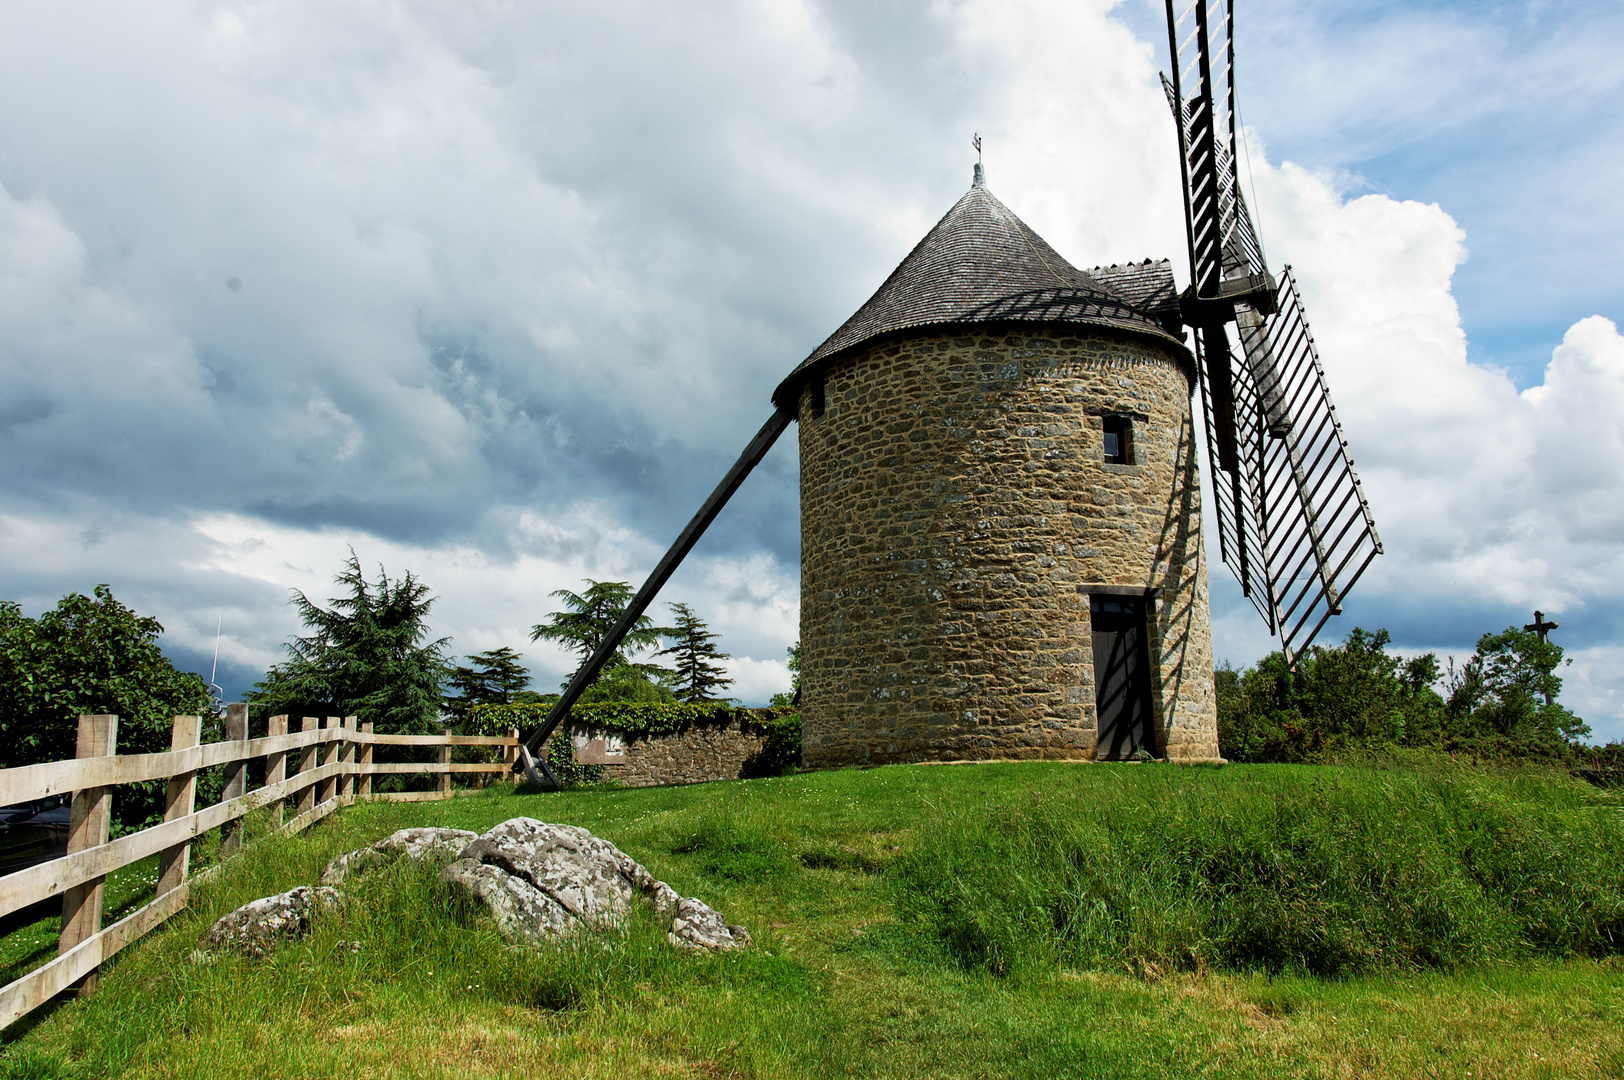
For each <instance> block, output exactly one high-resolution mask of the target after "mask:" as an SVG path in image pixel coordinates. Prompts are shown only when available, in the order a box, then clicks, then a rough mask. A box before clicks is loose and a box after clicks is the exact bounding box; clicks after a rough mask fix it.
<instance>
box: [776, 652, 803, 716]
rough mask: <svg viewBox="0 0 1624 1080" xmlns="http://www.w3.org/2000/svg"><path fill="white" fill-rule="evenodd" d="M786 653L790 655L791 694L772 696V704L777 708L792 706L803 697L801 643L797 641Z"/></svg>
mask: <svg viewBox="0 0 1624 1080" xmlns="http://www.w3.org/2000/svg"><path fill="white" fill-rule="evenodd" d="M786 651H787V652H788V653H789V674H790V683H789V692H788V693H783V694H774V695H773V696H772V702H771V703H772V705H773V706H775V707H776V706H780V705H782V706H785V707H789V706H792V705H794V704H795V702H796V700H797V699H798V698H799V697H800V696H801V643H800V642H799V641H797V642H796V643H795V644H793V645H791V646H790V647H789V649H788V650H786Z"/></svg>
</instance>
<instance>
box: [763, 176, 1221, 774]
mask: <svg viewBox="0 0 1624 1080" xmlns="http://www.w3.org/2000/svg"><path fill="white" fill-rule="evenodd" d="M1182 336H1183V331H1182V325H1181V323H1180V322H1179V320H1178V299H1177V296H1176V293H1175V290H1174V286H1173V277H1172V271H1171V268H1170V266H1169V264H1168V263H1167V262H1166V261H1162V262H1150V261H1146V262H1145V263H1142V264H1131V265H1128V266H1120V267H1119V266H1113V267H1107V268H1101V269H1095V270H1094V271H1091V272H1088V273H1085V272H1083V271H1081V270H1078V269H1076V268H1075V267H1073V266H1072V265H1071V264H1069V263H1068V262H1066V260H1065V259H1063V258H1061V257H1060V256H1059V255H1058V254H1056V253H1055V251H1054V249H1053V248H1051V247H1050V246H1049V245H1048V244H1047V243H1045V242H1044V241H1043V239H1042V238H1041V237H1039V236H1038V235H1037V234H1036V233H1034V232H1033V231H1032V230H1031V229H1030V228H1028V227H1027V226H1026V224H1025V223H1023V222H1022V221H1021V220H1020V219H1019V218H1017V217H1016V216H1015V215H1014V214H1013V213H1011V212H1010V211H1009V210H1008V208H1006V207H1005V206H1004V205H1003V203H1001V202H999V201H998V200H997V199H996V198H994V197H993V195H992V193H991V192H990V191H988V190H987V188H986V186H985V184H984V182H983V179H982V175H981V167H980V166H979V165H977V166H976V177H975V184H974V186H972V187H971V189H970V191H969V192H968V193H967V194H966V195H965V196H964V197H963V198H962V199H960V200H959V201H958V203H957V204H956V205H954V207H953V208H952V209H951V210H949V211H948V212H947V215H946V216H945V217H943V218H942V220H941V221H940V222H938V223H937V225H936V227H935V228H933V229H932V230H931V231H930V232H929V234H927V235H926V236H925V238H924V239H923V240H921V241H920V243H919V245H918V246H917V247H915V248H914V250H913V252H912V253H911V254H909V256H908V257H907V258H906V259H904V260H903V262H902V264H901V265H900V266H899V267H897V269H896V270H895V271H894V272H893V273H892V274H891V276H890V277H889V278H887V279H886V281H885V283H884V284H883V285H881V286H880V288H879V291H878V292H876V293H875V294H874V296H873V297H872V298H870V299H869V301H868V302H867V303H866V304H864V305H863V306H862V308H860V309H859V310H858V312H857V313H856V314H855V315H853V316H852V317H851V318H850V319H849V320H847V322H846V323H845V325H844V326H842V327H841V328H840V329H839V330H837V331H836V332H835V333H834V335H833V336H831V337H830V338H829V339H828V340H827V341H825V342H824V343H823V344H822V345H821V346H819V347H818V349H817V350H816V351H815V352H813V353H812V355H811V356H809V357H808V358H807V359H806V361H805V362H804V363H802V364H801V365H800V366H799V367H797V368H796V369H795V370H794V371H793V372H792V373H791V374H790V375H789V377H788V378H786V379H785V380H784V381H783V382H782V383H781V384H780V385H779V387H778V389H777V390H776V391H775V393H774V400H775V402H776V403H777V404H778V405H779V406H780V407H783V408H786V409H788V410H790V411H792V412H793V413H794V414H795V415H796V416H797V418H798V419H799V429H800V454H801V646H802V661H801V663H802V669H801V715H802V719H803V756H804V760H805V761H806V763H807V764H808V765H813V766H834V765H857V764H880V763H885V762H906V761H930V760H957V759H999V758H1053V759H1092V758H1107V759H1113V758H1126V757H1130V756H1134V755H1136V754H1137V753H1138V752H1140V751H1144V752H1148V753H1149V754H1151V755H1153V756H1156V757H1166V758H1168V759H1170V760H1175V761H1210V760H1216V759H1217V758H1218V739H1217V726H1216V719H1215V712H1214V695H1213V681H1212V646H1211V633H1210V629H1209V623H1208V613H1207V577H1206V567H1205V565H1204V561H1203V558H1202V548H1201V510H1200V482H1199V478H1198V474H1197V466H1196V439H1195V432H1194V429H1193V427H1192V423H1191V415H1190V401H1191V394H1192V391H1193V389H1194V386H1195V378H1196V374H1195V367H1194V363H1193V361H1192V358H1191V355H1190V353H1189V351H1188V350H1187V349H1186V347H1185V345H1184V342H1183V340H1182Z"/></svg>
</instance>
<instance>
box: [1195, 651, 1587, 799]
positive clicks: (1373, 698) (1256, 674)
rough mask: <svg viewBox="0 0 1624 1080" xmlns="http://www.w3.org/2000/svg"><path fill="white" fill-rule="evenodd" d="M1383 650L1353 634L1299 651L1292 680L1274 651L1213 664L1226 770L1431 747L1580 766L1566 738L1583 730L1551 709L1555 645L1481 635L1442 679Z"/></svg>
mask: <svg viewBox="0 0 1624 1080" xmlns="http://www.w3.org/2000/svg"><path fill="white" fill-rule="evenodd" d="M1390 641H1391V639H1390V637H1389V635H1388V633H1387V631H1386V630H1378V631H1376V632H1375V633H1370V632H1367V631H1365V630H1363V629H1361V628H1358V627H1355V628H1354V630H1353V632H1352V633H1350V634H1349V635H1348V638H1347V640H1346V641H1345V642H1343V643H1342V644H1341V645H1338V646H1335V647H1324V646H1315V647H1314V648H1312V649H1310V650H1309V651H1308V653H1307V654H1306V655H1304V656H1302V657H1300V658H1299V659H1298V663H1297V667H1296V670H1295V671H1293V670H1291V669H1288V668H1287V666H1286V660H1285V657H1284V656H1283V655H1282V654H1281V653H1278V652H1275V653H1270V654H1269V655H1268V656H1265V657H1264V658H1263V659H1262V660H1260V661H1258V663H1257V664H1256V665H1255V666H1253V667H1250V668H1245V669H1243V670H1240V671H1236V670H1234V669H1233V668H1230V667H1228V666H1227V665H1226V666H1224V667H1220V668H1219V669H1218V670H1217V671H1215V672H1214V673H1213V677H1214V685H1215V690H1216V692H1217V699H1218V701H1217V703H1218V745H1219V748H1220V751H1221V753H1222V754H1223V755H1224V757H1226V758H1228V759H1229V760H1230V761H1236V762H1285V763H1305V762H1313V763H1323V762H1328V761H1340V760H1346V759H1348V757H1349V756H1350V755H1351V756H1352V757H1354V758H1358V757H1359V756H1361V755H1363V754H1368V753H1369V752H1371V751H1380V750H1391V749H1394V748H1412V749H1414V748H1431V749H1435V750H1445V751H1464V752H1465V753H1467V754H1469V755H1471V757H1472V759H1473V760H1480V761H1481V760H1487V761H1491V762H1514V761H1532V760H1544V761H1548V762H1551V763H1553V764H1560V765H1563V766H1565V767H1569V768H1575V769H1578V768H1580V759H1581V758H1582V757H1583V753H1582V751H1581V749H1580V747H1579V746H1578V745H1577V744H1576V743H1575V742H1574V740H1576V739H1580V738H1583V737H1584V736H1586V735H1588V734H1589V733H1590V729H1589V728H1588V727H1586V726H1585V723H1584V721H1582V720H1580V719H1579V718H1578V717H1577V716H1574V715H1573V714H1572V713H1571V712H1569V711H1568V710H1567V709H1566V708H1564V707H1563V706H1562V705H1561V703H1560V702H1558V701H1557V700H1556V698H1557V695H1559V694H1560V693H1561V690H1562V680H1561V679H1560V678H1559V677H1558V676H1557V675H1556V670H1557V668H1558V667H1559V666H1560V665H1561V664H1562V663H1563V662H1564V661H1563V659H1562V649H1561V647H1560V646H1558V645H1553V644H1551V643H1549V642H1542V641H1540V640H1539V638H1538V636H1537V635H1536V634H1534V633H1533V632H1531V631H1527V630H1519V629H1517V628H1515V627H1511V628H1508V629H1506V630H1505V631H1503V632H1501V633H1499V634H1485V635H1483V636H1482V637H1481V638H1480V639H1479V640H1478V643H1477V651H1476V653H1475V654H1474V655H1473V656H1472V658H1471V659H1470V660H1468V661H1467V662H1466V664H1465V665H1464V666H1462V667H1461V668H1460V669H1458V670H1457V669H1456V668H1455V667H1454V666H1453V664H1451V666H1450V669H1449V671H1448V672H1447V674H1446V673H1443V672H1441V671H1440V669H1439V667H1438V659H1437V657H1436V656H1434V655H1433V654H1431V653H1428V654H1426V655H1423V656H1416V657H1411V658H1410V659H1407V660H1406V659H1403V658H1401V657H1399V656H1396V655H1394V654H1392V653H1389V652H1388V651H1387V646H1388V645H1389V643H1390ZM1439 684H1442V686H1443V688H1444V690H1445V691H1446V693H1447V698H1446V697H1445V696H1444V695H1443V694H1440V693H1439V692H1438V690H1437V689H1435V686H1437V685H1439Z"/></svg>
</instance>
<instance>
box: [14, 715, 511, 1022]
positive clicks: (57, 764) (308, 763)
mask: <svg viewBox="0 0 1624 1080" xmlns="http://www.w3.org/2000/svg"><path fill="white" fill-rule="evenodd" d="M267 727H268V733H267V734H266V735H265V736H264V737H263V738H258V739H250V738H248V707H247V706H246V705H228V706H226V720H225V731H226V738H225V741H223V742H217V743H206V744H201V745H200V744H199V743H198V738H199V735H200V731H201V728H202V722H201V720H200V719H199V718H198V717H196V716H177V717H176V718H175V726H174V732H173V735H172V737H171V740H170V750H169V751H168V752H167V753H161V754H129V755H123V756H120V755H118V754H117V753H116V752H115V745H116V741H117V734H118V717H116V716H81V717H80V718H79V744H78V749H77V756H76V757H75V758H74V759H73V760H71V761H51V762H45V763H43V764H39V765H25V766H23V767H22V768H17V769H0V806H8V805H10V804H12V803H20V802H26V801H28V800H30V799H40V798H44V797H46V796H49V795H66V794H68V793H69V792H71V793H72V795H73V801H72V803H71V804H70V809H69V825H68V854H67V856H66V857H64V858H60V859H55V860H53V861H51V862H45V863H40V864H38V865H36V866H31V867H28V868H27V869H24V870H18V871H16V872H15V873H12V874H8V875H6V876H4V877H0V917H4V916H6V915H10V914H11V913H13V912H15V911H20V910H22V909H23V908H26V907H28V906H30V905H32V904H37V903H39V902H41V901H45V900H51V899H54V898H56V897H61V899H62V934H61V938H60V940H59V941H58V945H57V956H56V959H55V960H52V961H51V962H50V963H48V964H45V965H44V966H42V967H39V968H36V969H35V970H33V971H31V972H29V973H28V974H27V975H24V976H23V977H21V978H20V979H17V980H15V981H14V982H11V983H8V984H7V985H5V986H4V987H0V1029H3V1028H5V1027H7V1026H9V1025H10V1024H12V1023H13V1022H15V1021H16V1020H18V1019H20V1018H21V1017H23V1016H25V1015H27V1014H28V1013H29V1012H30V1011H32V1010H34V1009H36V1008H38V1007H39V1006H40V1005H43V1004H44V1003H45V1002H47V1001H49V1000H51V999H52V998H53V997H55V996H56V995H58V994H60V993H63V992H64V991H67V990H71V989H74V988H78V989H80V990H81V991H84V990H89V989H91V988H92V987H94V985H95V979H96V971H97V969H98V967H100V965H101V964H102V963H103V962H104V961H106V960H108V959H110V958H111V957H112V956H113V955H114V954H115V953H117V952H118V951H119V950H120V949H122V948H124V947H125V946H126V945H128V944H130V943H131V942H133V941H135V940H137V939H139V938H140V937H141V936H142V935H144V934H146V933H148V932H149V931H151V930H153V929H155V928H156V927H158V926H159V925H160V924H162V923H163V921H164V920H165V919H168V918H169V917H170V916H171V915H173V914H175V913H176V912H177V911H180V910H181V909H182V908H183V907H185V906H186V899H187V896H188V892H189V889H190V886H191V884H192V883H194V882H196V881H198V880H200V878H201V876H202V875H193V876H189V864H190V860H191V848H192V841H193V840H194V839H195V838H196V837H198V836H201V835H204V834H206V833H208V832H209V830H211V829H219V830H220V858H221V860H222V861H223V860H224V859H225V858H227V857H228V856H230V855H232V854H233V853H235V852H236V851H237V850H238V849H239V847H240V846H241V844H242V818H243V816H244V815H246V814H248V813H249V812H251V811H253V810H257V809H259V808H260V807H264V806H271V807H272V810H271V814H272V821H273V825H274V827H275V828H276V829H278V830H279V831H281V832H284V833H293V832H299V831H301V830H303V829H305V828H307V827H309V826H310V825H313V824H315V823H316V822H318V821H320V820H321V819H322V818H324V817H326V816H327V815H328V814H331V813H332V812H333V811H335V810H337V809H339V808H340V807H343V806H349V805H351V804H353V803H355V802H357V801H367V800H394V801H416V800H429V799H445V798H449V797H450V796H451V777H452V775H453V774H457V773H498V774H500V773H507V774H511V770H512V767H513V761H514V755H515V754H516V753H517V752H518V749H517V748H518V743H519V739H518V735H519V733H518V732H517V731H513V732H512V733H511V734H509V735H506V736H487V735H452V734H450V733H449V732H448V733H446V734H444V735H378V734H374V733H373V731H372V725H371V724H362V725H357V724H356V721H355V717H353V716H351V717H343V718H340V717H336V716H329V717H327V718H326V719H325V720H322V719H320V718H318V717H312V716H307V717H304V718H303V721H302V723H301V724H300V725H299V730H298V731H289V730H288V728H289V723H288V717H286V716H273V717H271V718H270V721H269V724H268V725H267ZM377 746H424V747H429V746H432V747H438V748H439V754H438V760H437V761H433V762H424V763H415V762H403V763H390V764H385V763H381V762H380V763H376V764H374V762H373V760H372V751H373V748H374V747H377ZM454 746H498V747H501V748H502V754H501V760H499V761H495V762H480V763H460V762H459V763H453V762H452V761H451V748H452V747H454ZM324 751H325V752H324ZM256 759H264V762H265V768H264V773H263V775H264V778H265V783H264V785H263V786H262V787H259V788H256V789H254V790H253V791H248V790H246V788H247V779H248V772H249V770H248V765H249V763H250V762H251V761H254V760H256ZM318 759H319V760H318ZM216 765H223V766H225V787H224V789H223V790H222V792H221V795H220V801H219V802H218V803H216V804H215V805H213V806H207V807H204V808H203V809H201V810H198V809H196V808H195V805H194V803H195V800H196V795H197V773H198V770H200V769H207V768H210V767H211V766H216ZM402 773H404V774H424V773H427V774H432V775H434V776H436V777H437V778H438V783H437V785H436V787H435V789H434V790H433V791H420V792H394V793H388V794H374V792H373V791H372V780H373V777H375V776H388V775H396V774H402ZM143 780H166V781H168V790H167V798H166V800H165V807H164V820H163V824H161V825H155V826H153V827H152V828H150V829H143V830H141V831H140V832H135V833H130V834H128V835H127V836H121V837H119V838H118V839H117V840H111V841H110V840H109V839H108V829H109V825H110V822H111V813H112V791H113V788H115V787H117V786H118V785H120V784H133V783H137V782H140V781H143ZM284 804H288V805H290V806H291V808H292V810H293V817H292V818H291V820H287V821H283V820H282V819H283V815H284ZM150 855H157V856H158V880H157V896H156V899H154V900H152V901H151V902H150V903H148V904H147V905H146V906H144V907H142V908H140V909H139V910H137V911H135V912H134V913H132V914H130V915H128V916H126V917H124V918H122V919H120V920H119V921H118V922H116V923H114V924H113V925H112V926H109V927H107V928H106V929H103V928H102V925H101V922H102V886H103V882H104V881H105V879H106V877H107V875H108V874H110V873H112V872H113V871H114V870H117V869H119V868H120V867H124V866H128V865H130V864H131V863H133V862H136V861H137V860H140V859H144V858H147V857H148V856H150ZM212 872H213V871H212V870H210V871H207V872H206V873H212Z"/></svg>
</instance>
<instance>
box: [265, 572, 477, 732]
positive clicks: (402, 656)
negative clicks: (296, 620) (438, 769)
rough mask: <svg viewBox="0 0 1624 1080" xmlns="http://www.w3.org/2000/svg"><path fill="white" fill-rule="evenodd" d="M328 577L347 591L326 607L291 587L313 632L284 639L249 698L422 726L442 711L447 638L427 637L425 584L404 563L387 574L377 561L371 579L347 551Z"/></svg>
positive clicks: (298, 710) (394, 725)
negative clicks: (284, 654)
mask: <svg viewBox="0 0 1624 1080" xmlns="http://www.w3.org/2000/svg"><path fill="white" fill-rule="evenodd" d="M333 580H334V582H335V583H337V584H338V585H341V586H343V587H344V588H345V589H346V590H347V592H346V594H345V595H342V596H337V597H334V598H333V599H331V600H329V601H328V603H329V604H330V607H327V608H323V607H321V606H319V605H317V604H315V603H314V602H312V601H311V599H310V598H309V597H308V596H306V595H305V594H304V593H302V592H297V591H296V592H295V593H294V596H293V601H292V603H293V605H294V607H296V608H297V609H298V610H299V617H300V619H302V620H303V621H304V624H305V626H307V627H309V628H310V629H312V630H313V631H314V633H312V634H311V635H310V636H309V637H296V638H294V639H293V640H292V641H291V642H289V643H288V645H287V650H288V661H287V662H286V663H285V664H279V665H277V666H276V667H273V668H271V670H270V671H269V672H268V673H267V674H266V677H265V680H264V681H263V682H260V683H258V684H256V685H255V687H254V691H253V693H252V694H251V695H250V700H251V701H253V703H254V704H255V705H256V706H258V708H259V709H260V710H262V711H263V712H265V713H271V714H274V713H283V712H285V713H287V714H289V715H290V716H355V717H358V718H359V719H360V720H362V721H363V722H366V721H370V722H372V723H374V724H376V725H377V727H378V731H379V732H380V733H383V732H388V733H390V734H397V735H412V734H417V735H421V734H427V733H428V732H430V731H431V730H433V729H434V728H435V727H436V726H437V725H436V721H437V720H438V718H439V715H440V684H441V683H442V682H443V681H444V679H445V677H446V661H445V656H444V653H443V649H444V647H445V643H446V642H447V641H448V640H450V639H449V638H440V639H439V640H437V641H426V640H425V639H426V638H427V637H428V633H429V626H428V613H429V608H430V607H432V606H433V604H434V597H432V596H430V595H429V588H428V586H427V585H424V584H423V583H422V582H420V581H418V580H417V579H416V578H414V577H412V574H411V572H410V571H407V572H406V574H405V575H404V576H402V577H400V578H397V579H396V580H394V581H390V580H389V575H388V574H387V573H386V572H385V571H384V570H383V568H382V567H380V568H379V569H378V580H377V582H376V583H375V584H374V583H369V582H368V581H367V579H366V577H365V576H364V575H363V574H362V573H361V564H360V562H359V560H357V559H356V557H355V552H353V551H351V552H350V557H349V560H348V561H347V562H346V563H345V564H344V569H343V570H342V571H341V572H340V573H339V574H338V575H337V576H336V577H335V578H334V579H333Z"/></svg>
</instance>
